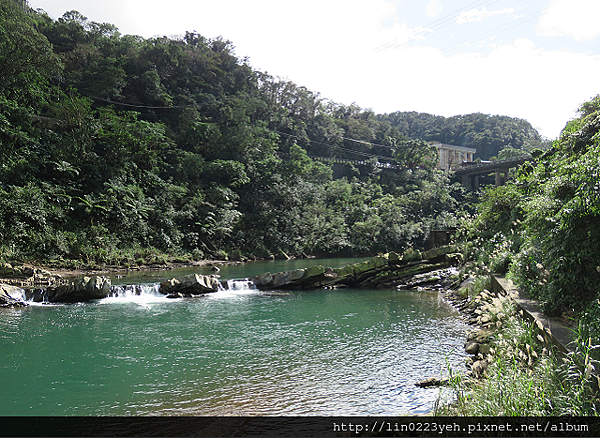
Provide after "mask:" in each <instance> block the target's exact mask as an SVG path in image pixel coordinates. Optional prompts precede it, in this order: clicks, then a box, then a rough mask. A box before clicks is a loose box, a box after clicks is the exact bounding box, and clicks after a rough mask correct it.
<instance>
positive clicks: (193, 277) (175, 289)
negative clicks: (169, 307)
mask: <svg viewBox="0 0 600 438" xmlns="http://www.w3.org/2000/svg"><path fill="white" fill-rule="evenodd" d="M218 290H219V277H218V276H216V275H199V274H190V275H184V276H182V277H177V278H171V279H170V280H167V281H163V282H162V283H161V284H160V288H159V292H160V293H161V294H163V295H177V294H181V296H186V297H190V296H193V295H201V294H205V293H209V292H217V291H218Z"/></svg>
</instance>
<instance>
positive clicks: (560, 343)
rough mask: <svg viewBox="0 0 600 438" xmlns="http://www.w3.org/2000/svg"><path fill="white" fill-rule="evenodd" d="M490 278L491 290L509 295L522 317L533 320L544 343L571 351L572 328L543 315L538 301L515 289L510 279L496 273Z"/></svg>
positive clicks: (573, 335)
mask: <svg viewBox="0 0 600 438" xmlns="http://www.w3.org/2000/svg"><path fill="white" fill-rule="evenodd" d="M491 280H492V290H493V292H495V293H496V294H501V295H507V296H509V297H510V298H511V299H512V300H513V301H514V302H515V304H516V305H517V306H518V307H519V308H520V311H519V313H520V314H521V315H522V316H523V317H524V318H526V319H528V320H530V321H533V322H535V324H536V325H537V326H538V329H539V331H540V334H541V336H543V338H544V340H545V341H546V343H548V344H550V343H551V344H553V345H555V346H556V347H557V348H558V350H559V351H560V352H562V353H563V354H566V353H569V352H570V351H573V349H574V342H575V333H574V332H573V329H571V328H569V327H567V326H565V325H564V324H562V323H560V322H558V321H556V320H555V319H553V318H549V317H547V316H546V315H544V313H543V312H542V311H541V310H540V305H539V303H538V302H537V301H534V300H532V299H530V298H529V297H528V296H526V294H525V293H523V292H521V291H520V290H519V289H517V287H516V286H515V285H514V283H513V282H512V281H511V280H509V279H506V278H504V277H500V276H498V275H492V276H491Z"/></svg>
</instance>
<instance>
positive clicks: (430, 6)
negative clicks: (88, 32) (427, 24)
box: [425, 0, 443, 18]
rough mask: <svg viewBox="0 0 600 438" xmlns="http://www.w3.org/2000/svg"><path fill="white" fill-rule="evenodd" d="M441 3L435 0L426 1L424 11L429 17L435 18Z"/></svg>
mask: <svg viewBox="0 0 600 438" xmlns="http://www.w3.org/2000/svg"><path fill="white" fill-rule="evenodd" d="M442 9H443V7H442V4H441V3H440V2H439V1H437V0H432V1H430V2H429V3H427V7H426V8H425V13H426V14H427V16H428V17H429V18H435V17H437V16H438V15H440V13H441V12H442Z"/></svg>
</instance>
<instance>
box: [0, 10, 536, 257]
mask: <svg viewBox="0 0 600 438" xmlns="http://www.w3.org/2000/svg"><path fill="white" fill-rule="evenodd" d="M0 8H1V9H0V29H2V33H1V35H0V144H1V147H0V169H1V172H0V256H1V257H2V258H4V259H19V260H25V259H29V260H31V259H34V258H37V259H43V260H46V261H55V262H57V263H67V261H69V260H76V261H83V262H85V263H87V264H104V263H109V264H130V263H135V262H136V261H137V262H148V261H154V260H161V259H164V258H165V257H166V256H177V257H183V258H195V259H199V258H203V257H224V256H226V255H229V256H231V257H234V258H240V257H242V256H245V257H268V256H270V255H281V254H287V255H290V256H292V255H303V254H306V255H308V254H325V253H327V254H373V253H376V252H378V251H385V250H391V249H394V250H397V251H401V250H403V249H405V248H406V247H409V246H414V247H421V246H423V245H424V244H425V242H426V239H427V236H428V231H429V229H431V228H435V227H441V226H447V225H455V224H456V223H457V220H458V217H459V216H460V215H461V212H462V210H464V209H465V208H467V206H466V205H465V203H463V202H462V200H463V196H464V191H463V189H462V188H461V187H460V186H458V185H456V184H454V185H453V184H450V182H449V181H448V177H447V175H446V174H444V173H442V172H439V171H435V170H433V166H434V163H435V160H436V151H435V149H434V148H432V147H431V146H430V145H429V144H428V143H427V142H426V141H427V140H441V141H444V142H446V141H447V142H448V143H452V142H455V143H458V144H464V143H466V145H467V146H472V147H477V148H478V151H479V153H480V154H481V158H484V159H485V158H488V156H489V155H492V154H497V153H498V151H499V150H500V148H502V147H503V145H504V146H510V147H512V148H516V149H523V150H529V149H531V148H533V147H536V146H539V145H540V142H541V139H540V137H539V135H538V134H537V133H536V132H535V131H534V130H533V129H532V128H531V126H530V125H529V124H528V123H527V122H524V121H522V120H517V119H510V118H507V117H491V116H485V115H481V114H476V115H470V116H462V117H459V118H456V120H455V118H452V119H440V118H435V117H433V116H429V115H419V114H415V113H395V114H390V115H377V114H375V113H373V112H372V111H370V110H366V109H361V108H360V107H358V106H357V105H349V106H346V105H341V104H336V103H332V102H330V101H326V100H324V99H323V98H321V96H320V95H319V94H318V93H315V92H313V91H310V90H307V89H306V88H304V87H301V86H298V85H296V84H294V83H291V82H289V81H285V80H281V79H278V78H274V77H271V76H269V75H267V74H265V73H262V72H260V71H256V70H254V69H253V68H252V67H251V66H250V65H249V64H248V62H247V60H246V59H241V58H239V57H237V56H236V55H235V53H234V47H233V45H232V43H230V42H229V41H226V40H224V39H221V38H216V39H207V38H204V37H202V36H201V35H200V34H198V33H195V32H187V33H186V34H185V35H184V36H183V37H181V38H179V39H173V38H166V37H162V38H151V39H143V38H141V37H136V36H131V35H121V34H120V33H119V31H118V29H116V28H115V27H114V26H113V25H111V24H106V23H96V22H94V21H90V20H88V19H87V18H86V17H83V16H82V15H81V14H79V13H77V12H75V11H72V12H68V13H66V14H65V15H64V16H63V17H62V18H59V19H58V20H53V19H51V18H50V17H48V16H47V15H46V14H45V13H43V12H42V11H33V10H31V9H30V8H29V7H28V6H27V4H26V3H24V2H23V1H21V0H0ZM419 120H420V122H419ZM311 156H317V157H340V158H345V159H353V160H360V161H362V162H364V164H355V165H349V167H348V168H347V169H346V176H345V177H343V178H337V179H333V177H332V175H333V172H332V167H331V165H330V164H328V163H327V162H322V161H317V160H314V159H313V158H311ZM378 161H381V162H385V163H395V164H397V165H398V166H399V167H398V168H397V169H396V168H394V169H393V170H390V169H385V168H383V169H382V168H381V167H377V166H376V163H377V162H378Z"/></svg>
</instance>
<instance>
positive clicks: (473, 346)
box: [465, 341, 479, 354]
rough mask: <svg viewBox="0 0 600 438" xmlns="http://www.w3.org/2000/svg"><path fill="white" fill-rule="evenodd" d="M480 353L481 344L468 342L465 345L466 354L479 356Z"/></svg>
mask: <svg viewBox="0 0 600 438" xmlns="http://www.w3.org/2000/svg"><path fill="white" fill-rule="evenodd" d="M478 351H479V344H478V343H477V342H473V341H468V342H467V343H466V344H465V352H466V353H467V354H477V352H478Z"/></svg>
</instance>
